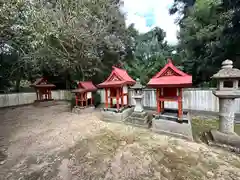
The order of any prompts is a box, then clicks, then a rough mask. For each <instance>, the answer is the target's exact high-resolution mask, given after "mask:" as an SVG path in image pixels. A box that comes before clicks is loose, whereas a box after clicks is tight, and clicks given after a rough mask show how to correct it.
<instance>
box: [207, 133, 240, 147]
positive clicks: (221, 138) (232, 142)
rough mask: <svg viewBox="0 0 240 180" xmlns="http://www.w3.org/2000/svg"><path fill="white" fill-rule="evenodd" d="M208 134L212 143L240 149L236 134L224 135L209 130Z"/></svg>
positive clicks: (239, 141) (239, 138)
mask: <svg viewBox="0 0 240 180" xmlns="http://www.w3.org/2000/svg"><path fill="white" fill-rule="evenodd" d="M210 133H211V136H212V140H213V142H215V143H218V144H225V145H229V146H232V147H235V148H240V136H238V135H237V134H235V133H234V134H225V133H222V132H220V131H217V130H211V131H210Z"/></svg>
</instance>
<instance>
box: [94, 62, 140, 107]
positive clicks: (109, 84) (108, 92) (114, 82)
mask: <svg viewBox="0 0 240 180" xmlns="http://www.w3.org/2000/svg"><path fill="white" fill-rule="evenodd" d="M135 83H136V82H135V81H134V80H133V79H132V78H131V77H130V76H129V75H128V73H127V71H126V70H124V69H120V68H117V67H115V66H113V67H112V72H111V74H110V75H109V77H108V78H107V79H106V80H105V81H104V82H103V83H101V84H99V85H98V87H99V88H104V89H105V108H109V107H110V108H117V110H119V109H120V108H121V107H124V106H128V105H129V102H128V86H132V85H134V84H135ZM114 101H116V103H114Z"/></svg>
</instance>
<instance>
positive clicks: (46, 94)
mask: <svg viewBox="0 0 240 180" xmlns="http://www.w3.org/2000/svg"><path fill="white" fill-rule="evenodd" d="M30 87H33V88H34V89H35V91H36V94H37V101H50V100H53V99H52V89H53V88H55V85H54V84H51V83H49V82H48V81H47V79H45V78H39V79H37V80H36V81H35V82H34V83H33V84H31V85H30Z"/></svg>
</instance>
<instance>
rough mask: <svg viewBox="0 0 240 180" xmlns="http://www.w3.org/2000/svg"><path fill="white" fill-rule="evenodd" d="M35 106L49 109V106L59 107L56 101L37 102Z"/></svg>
mask: <svg viewBox="0 0 240 180" xmlns="http://www.w3.org/2000/svg"><path fill="white" fill-rule="evenodd" d="M33 105H34V106H37V107H48V106H55V105H57V102H56V101H55V100H54V99H47V100H35V101H34V103H33Z"/></svg>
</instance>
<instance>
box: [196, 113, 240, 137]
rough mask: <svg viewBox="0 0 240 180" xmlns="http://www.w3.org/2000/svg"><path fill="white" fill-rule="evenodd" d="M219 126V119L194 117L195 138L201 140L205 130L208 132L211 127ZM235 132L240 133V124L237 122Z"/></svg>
mask: <svg viewBox="0 0 240 180" xmlns="http://www.w3.org/2000/svg"><path fill="white" fill-rule="evenodd" d="M218 128H219V120H217V119H199V118H193V119H192V132H193V138H194V139H195V140H197V141H198V140H199V138H200V137H201V135H202V133H203V132H207V131H209V130H211V129H218ZM235 132H236V133H237V134H238V135H240V124H235Z"/></svg>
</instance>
